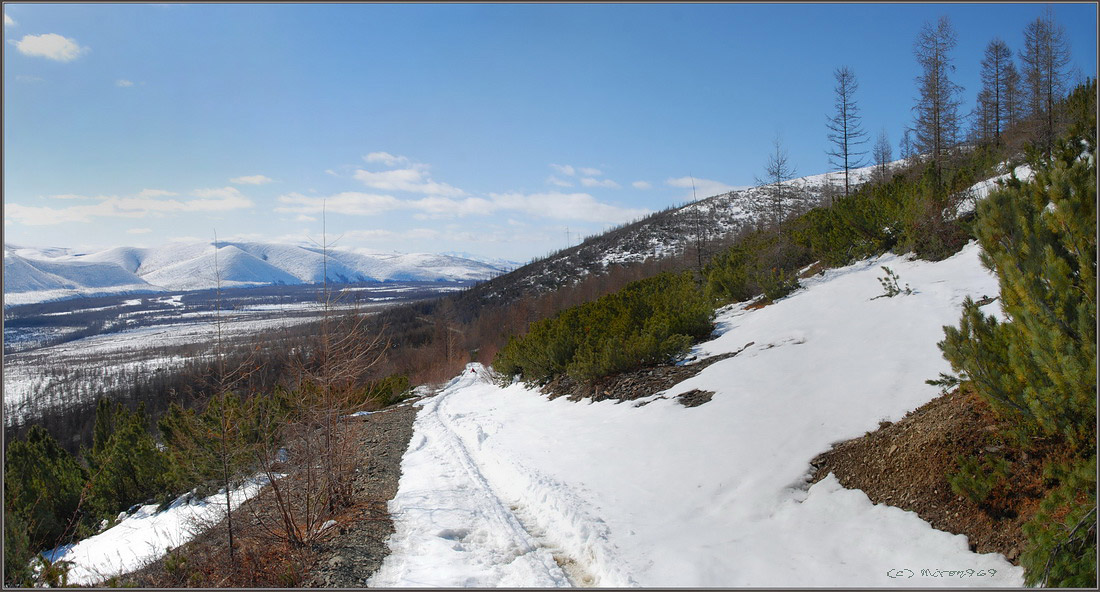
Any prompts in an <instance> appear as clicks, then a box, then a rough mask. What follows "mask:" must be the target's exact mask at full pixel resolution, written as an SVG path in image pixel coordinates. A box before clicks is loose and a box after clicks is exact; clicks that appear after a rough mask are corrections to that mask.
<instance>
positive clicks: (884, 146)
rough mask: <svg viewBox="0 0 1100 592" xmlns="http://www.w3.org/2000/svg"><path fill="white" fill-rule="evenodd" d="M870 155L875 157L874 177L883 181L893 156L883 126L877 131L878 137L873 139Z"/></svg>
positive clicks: (888, 138)
mask: <svg viewBox="0 0 1100 592" xmlns="http://www.w3.org/2000/svg"><path fill="white" fill-rule="evenodd" d="M872 155H873V156H874V158H875V179H876V180H877V181H880V182H881V181H885V180H886V175H887V172H888V171H887V169H888V165H889V164H890V161H891V160H892V159H893V158H894V154H893V151H892V150H891V148H890V137H889V136H887V135H886V129H885V128H884V129H883V130H882V131H880V132H879V134H878V139H877V140H875V148H874V150H873V151H872Z"/></svg>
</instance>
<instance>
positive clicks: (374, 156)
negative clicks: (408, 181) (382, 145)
mask: <svg viewBox="0 0 1100 592" xmlns="http://www.w3.org/2000/svg"><path fill="white" fill-rule="evenodd" d="M363 160H365V161H367V162H369V163H372V164H373V163H382V164H384V165H386V166H388V167H395V166H400V165H404V166H411V165H412V161H411V160H409V158H408V157H405V156H397V155H393V154H390V153H389V152H371V153H370V154H368V155H366V156H364V157H363Z"/></svg>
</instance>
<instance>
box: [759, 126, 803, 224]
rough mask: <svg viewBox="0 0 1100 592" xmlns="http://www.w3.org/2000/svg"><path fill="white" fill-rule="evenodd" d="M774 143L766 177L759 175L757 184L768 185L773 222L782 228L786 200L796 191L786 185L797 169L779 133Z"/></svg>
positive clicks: (769, 156)
mask: <svg viewBox="0 0 1100 592" xmlns="http://www.w3.org/2000/svg"><path fill="white" fill-rule="evenodd" d="M772 145H773V147H774V150H773V151H772V152H771V153H770V154H769V155H768V164H767V165H765V167H764V177H763V178H760V177H757V178H756V184H757V185H766V186H767V188H766V190H765V191H766V193H767V196H768V201H769V202H770V205H771V214H772V223H773V224H774V225H775V226H776V227H777V228H780V227H781V225H782V223H783V211H784V200H786V199H790V198H791V196H792V194H793V193H794V189H793V188H792V187H786V186H785V185H787V184H788V181H790V180H791V179H793V178H794V176H795V170H794V165H792V164H791V159H790V157H789V156H788V155H787V151H786V150H784V149H783V143H782V141H781V140H780V139H779V136H778V135H777V136H776V137H775V139H774V140H773V141H772Z"/></svg>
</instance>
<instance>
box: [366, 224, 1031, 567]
mask: <svg viewBox="0 0 1100 592" xmlns="http://www.w3.org/2000/svg"><path fill="white" fill-rule="evenodd" d="M880 265H887V266H889V267H891V268H892V269H893V270H894V271H895V272H896V273H897V274H898V275H899V276H900V278H901V279H900V281H901V283H903V284H905V283H908V284H909V285H910V287H912V288H913V290H914V293H913V294H911V295H900V296H897V297H894V298H875V297H876V296H878V295H880V294H882V287H881V285H880V284H879V282H878V279H877V278H878V277H880V276H882V275H883V272H882V270H881V269H880V267H879V266H880ZM804 284H805V285H806V289H804V290H799V291H797V292H795V293H794V294H793V295H791V296H789V297H788V298H785V299H783V300H781V301H779V302H777V303H775V304H773V305H771V306H768V307H765V308H762V309H759V310H754V311H747V310H745V309H744V308H743V307H742V306H733V307H729V308H727V309H725V310H723V311H722V312H721V314H720V316H719V319H718V321H719V329H718V333H719V335H718V336H717V337H716V338H715V339H713V340H712V341H709V342H707V343H704V344H702V345H700V346H699V347H697V348H696V350H697V351H696V352H695V353H696V354H697V355H700V356H708V355H714V354H720V353H725V352H733V351H737V350H739V349H741V348H742V347H744V346H745V345H746V344H747V343H749V342H752V343H753V345H751V346H749V347H748V348H747V349H745V350H744V351H743V352H742V353H741V354H739V355H737V356H735V357H733V358H730V359H727V360H724V361H721V362H717V363H715V364H713V365H711V366H709V367H708V368H706V369H705V370H703V371H702V372H701V373H699V374H698V375H697V376H695V377H694V378H691V379H689V380H686V381H684V382H682V383H680V384H678V385H676V386H675V387H673V388H671V389H669V390H668V391H666V392H664V393H655V394H654V395H653V396H651V397H649V398H648V399H646V400H642V401H636V402H631V403H616V402H614V401H602V402H599V403H573V402H569V401H567V400H565V399H561V398H559V399H556V400H553V401H551V400H549V399H548V398H547V397H546V396H545V395H542V394H540V393H538V392H537V391H534V390H531V389H528V388H525V387H524V386H522V385H512V386H509V387H507V388H501V387H499V386H496V385H495V384H493V383H492V382H491V381H488V380H486V379H484V378H482V373H483V370H482V369H480V368H479V367H478V366H477V365H471V367H470V368H469V369H468V370H467V371H466V373H464V374H463V375H462V376H460V377H458V378H456V379H455V380H454V381H452V383H451V384H450V385H448V387H447V388H446V389H444V390H443V391H441V392H440V394H439V395H437V396H436V397H434V398H432V399H429V400H426V401H425V402H424V406H423V408H422V409H421V411H420V413H419V414H418V416H417V419H416V423H415V427H414V430H415V431H414V435H413V439H412V442H411V444H410V447H409V450H408V452H407V453H406V455H405V457H404V459H403V462H402V477H401V482H400V486H399V491H398V494H397V496H396V497H395V499H394V500H393V501H392V502H391V504H390V509H391V512H392V513H393V515H394V521H395V527H396V532H395V534H394V535H393V537H392V538H391V541H390V548H391V550H392V553H391V554H390V556H388V557H387V558H386V560H385V562H384V563H383V565H382V567H381V568H380V570H379V571H378V572H377V573H376V574H375V576H374V578H373V579H372V581H371V584H372V585H374V586H539V587H543V586H564V585H596V586H647V587H665V586H687V587H711V586H719V587H748V586H753V587H758V586H781V587H801V586H838V587H852V586H868V587H885V586H890V587H894V586H920V587H930V586H951V587H958V586H1020V585H1022V581H1023V580H1022V570H1021V569H1020V568H1017V567H1014V566H1012V565H1011V564H1009V563H1008V562H1007V561H1006V560H1005V559H1004V558H1003V557H1002V556H1000V555H992V554H986V555H978V554H974V553H971V552H970V551H969V549H968V547H967V542H966V538H965V537H963V536H960V535H952V534H948V533H945V532H941V531H937V530H934V529H932V528H931V526H930V525H929V524H928V523H926V522H924V521H923V520H921V519H920V518H919V517H918V516H917V515H916V514H913V513H911V512H906V511H903V510H900V509H898V508H894V507H889V506H885V505H875V504H872V503H871V502H870V501H869V500H868V499H867V496H866V495H864V494H863V493H862V492H860V491H856V490H846V489H843V488H841V487H840V486H839V484H838V483H837V481H836V479H835V478H834V477H831V476H830V477H829V478H826V479H825V480H823V481H821V482H819V483H817V484H815V485H813V486H812V487H809V488H807V487H806V480H807V477H808V475H809V474H810V472H811V466H810V464H809V462H810V460H811V459H812V458H813V457H814V456H815V455H817V454H818V453H820V452H822V451H824V450H827V449H828V448H829V447H830V445H831V444H832V443H834V442H837V441H842V440H845V439H848V438H852V437H856V436H860V435H862V434H863V433H865V432H867V431H870V430H874V429H876V427H877V424H878V422H879V421H880V420H883V419H888V420H897V419H900V418H901V417H902V416H903V415H904V414H905V413H906V412H907V411H909V410H911V409H914V408H916V407H918V406H920V405H921V404H923V403H925V402H927V401H929V400H931V399H932V398H934V397H935V396H936V395H937V392H938V391H937V389H936V388H935V387H931V386H929V385H927V384H925V383H924V380H925V379H928V378H934V377H936V376H937V375H938V373H939V372H941V371H947V370H948V365H947V363H946V362H945V361H944V360H943V358H942V357H941V355H940V352H939V350H938V349H937V347H936V342H937V341H939V340H940V339H942V326H943V325H947V324H954V323H956V322H957V320H958V316H959V314H960V305H961V303H962V300H963V298H964V297H966V296H968V295H969V296H971V297H974V298H978V297H981V296H982V295H983V294H990V295H992V294H996V293H997V282H996V279H995V278H994V277H993V276H992V275H991V274H990V273H989V272H987V271H986V270H984V269H983V268H982V267H981V265H980V264H979V262H978V247H977V245H975V244H971V245H969V246H967V247H966V248H965V249H964V250H963V251H962V252H961V253H959V254H958V255H956V256H954V257H952V258H950V259H948V260H946V261H942V262H939V263H929V262H919V261H907V260H905V259H903V258H902V257H899V256H895V255H887V256H884V257H881V258H878V259H874V260H869V261H864V262H861V263H858V264H855V265H852V266H849V267H846V268H842V269H837V270H831V271H828V272H826V273H825V274H824V275H823V276H819V277H816V278H813V279H810V280H807V281H805V282H804ZM997 306H999V305H997ZM991 308H992V307H991ZM696 388H698V389H703V390H710V391H714V392H715V395H714V397H713V399H712V400H711V401H710V402H708V403H706V404H704V405H702V406H700V407H695V408H686V407H683V406H681V405H680V404H679V403H678V402H676V401H675V400H674V399H672V396H673V395H676V394H678V393H682V392H686V391H688V390H691V389H696ZM642 404H644V406H643V405H642ZM922 570H923V571H922ZM967 570H972V571H967ZM949 571H958V572H959V573H961V574H964V575H963V576H958V575H956V576H955V577H942V575H939V576H938V575H937V574H943V573H945V572H949ZM966 574H970V575H966Z"/></svg>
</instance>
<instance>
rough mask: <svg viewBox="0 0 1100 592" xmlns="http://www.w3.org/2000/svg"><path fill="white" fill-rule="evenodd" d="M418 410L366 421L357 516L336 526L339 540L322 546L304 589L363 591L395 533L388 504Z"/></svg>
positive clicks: (400, 410) (396, 411) (382, 414)
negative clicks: (315, 587)
mask: <svg viewBox="0 0 1100 592" xmlns="http://www.w3.org/2000/svg"><path fill="white" fill-rule="evenodd" d="M416 410H417V408H416V407H413V406H411V405H405V406H402V407H395V408H392V409H389V410H387V411H383V412H379V413H375V414H372V415H369V416H367V417H366V418H365V419H366V421H365V422H364V425H363V427H364V430H363V438H362V439H361V443H362V444H361V447H360V453H361V455H362V456H361V458H362V459H363V461H364V462H363V464H362V465H361V466H363V467H368V468H367V471H366V472H365V473H364V474H362V475H361V478H360V479H359V481H358V482H357V483H356V493H357V497H358V498H359V499H361V500H363V501H364V502H365V505H364V506H363V507H362V509H361V511H360V512H359V513H358V515H356V516H351V517H349V518H350V519H349V520H348V521H347V522H346V523H345V524H344V525H342V526H341V527H340V530H339V535H338V536H335V537H333V538H332V539H330V540H327V541H324V542H323V543H322V544H321V545H319V548H318V549H317V560H316V562H315V564H314V567H313V569H312V570H311V575H310V577H309V579H308V580H307V582H306V585H308V586H323V587H330V588H363V587H366V584H367V579H368V578H370V576H371V575H373V574H374V572H375V571H376V570H377V569H378V568H379V566H381V565H382V560H383V559H384V558H385V557H386V554H387V553H388V552H389V550H388V548H387V547H386V539H387V538H389V536H390V535H391V534H393V521H392V520H391V519H390V514H389V510H388V509H387V502H388V501H389V500H391V499H393V497H394V496H395V495H397V483H398V481H399V480H400V478H401V457H402V456H403V455H404V454H405V449H406V448H408V445H409V440H410V439H411V438H412V425H413V420H414V419H416Z"/></svg>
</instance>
